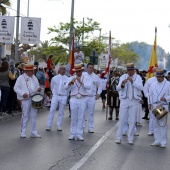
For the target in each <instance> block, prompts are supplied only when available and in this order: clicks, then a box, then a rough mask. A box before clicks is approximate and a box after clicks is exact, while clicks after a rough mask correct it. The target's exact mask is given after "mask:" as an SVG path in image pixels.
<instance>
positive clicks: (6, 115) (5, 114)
mask: <svg viewBox="0 0 170 170" xmlns="http://www.w3.org/2000/svg"><path fill="white" fill-rule="evenodd" d="M1 115H2V116H3V117H8V116H9V114H7V113H6V112H3V113H1Z"/></svg>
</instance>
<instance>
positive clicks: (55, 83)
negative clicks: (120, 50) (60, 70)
mask: <svg viewBox="0 0 170 170" xmlns="http://www.w3.org/2000/svg"><path fill="white" fill-rule="evenodd" d="M67 81H68V77H67V76H66V75H63V76H62V75H61V74H58V75H56V76H54V77H53V78H52V79H51V84H50V85H51V91H52V93H53V95H63V96H68V90H66V89H64V85H65V84H66V83H67Z"/></svg>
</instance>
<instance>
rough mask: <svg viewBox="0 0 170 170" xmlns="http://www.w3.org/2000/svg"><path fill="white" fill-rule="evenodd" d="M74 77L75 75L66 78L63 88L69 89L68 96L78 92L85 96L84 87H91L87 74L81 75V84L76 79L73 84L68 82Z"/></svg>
mask: <svg viewBox="0 0 170 170" xmlns="http://www.w3.org/2000/svg"><path fill="white" fill-rule="evenodd" d="M75 77H76V75H74V76H71V77H69V78H68V81H67V83H66V84H65V86H64V88H65V89H70V90H71V94H70V96H76V95H78V94H80V95H82V96H87V92H86V89H89V90H90V88H91V81H90V79H89V78H88V77H87V76H84V75H81V77H80V79H81V82H82V83H83V84H82V85H81V84H80V83H79V82H78V81H77V80H76V81H75V82H74V84H73V85H71V86H70V85H69V83H70V82H71V81H72V80H73V79H74V78H75Z"/></svg>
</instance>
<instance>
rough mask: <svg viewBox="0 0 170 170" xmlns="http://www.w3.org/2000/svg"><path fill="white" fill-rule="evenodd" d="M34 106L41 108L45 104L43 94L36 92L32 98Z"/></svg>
mask: <svg viewBox="0 0 170 170" xmlns="http://www.w3.org/2000/svg"><path fill="white" fill-rule="evenodd" d="M31 102H32V107H34V108H35V109H41V108H43V106H44V97H43V96H42V95H41V94H35V95H33V96H32V99H31Z"/></svg>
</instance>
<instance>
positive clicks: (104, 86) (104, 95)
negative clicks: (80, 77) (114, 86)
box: [100, 71, 107, 110]
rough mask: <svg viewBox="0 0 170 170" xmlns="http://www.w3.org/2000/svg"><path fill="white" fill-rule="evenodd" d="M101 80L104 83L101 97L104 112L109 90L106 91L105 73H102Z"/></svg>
mask: <svg viewBox="0 0 170 170" xmlns="http://www.w3.org/2000/svg"><path fill="white" fill-rule="evenodd" d="M100 79H101V82H102V92H101V94H100V96H101V99H102V103H103V106H102V109H103V110H104V109H105V108H106V94H107V90H106V84H107V78H106V77H105V71H103V72H102V73H101V75H100Z"/></svg>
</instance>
